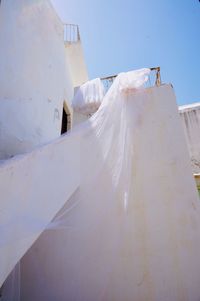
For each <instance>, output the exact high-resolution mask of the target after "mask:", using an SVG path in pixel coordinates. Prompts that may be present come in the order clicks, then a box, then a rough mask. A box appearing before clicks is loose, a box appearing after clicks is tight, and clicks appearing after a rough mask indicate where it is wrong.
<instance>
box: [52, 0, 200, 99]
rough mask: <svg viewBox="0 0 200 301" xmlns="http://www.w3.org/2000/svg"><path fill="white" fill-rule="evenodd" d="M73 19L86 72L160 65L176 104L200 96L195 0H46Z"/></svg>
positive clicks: (198, 5)
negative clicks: (77, 25)
mask: <svg viewBox="0 0 200 301" xmlns="http://www.w3.org/2000/svg"><path fill="white" fill-rule="evenodd" d="M52 2H53V4H54V6H55V8H56V10H57V12H58V14H59V15H60V17H61V19H62V20H63V21H64V22H66V23H75V24H79V26H80V32H81V39H82V43H83V48H84V53H85V59H86V63H87V67H88V72H89V77H90V78H95V77H101V76H107V75H112V74H116V73H119V72H122V71H128V70H133V69H137V68H143V67H154V66H160V67H161V76H162V81H163V82H166V83H169V82H170V83H172V84H173V86H174V88H175V92H176V96H177V102H178V104H186V103H192V102H200V2H199V1H198V0H160V1H159V0H101V1H100V0H52Z"/></svg>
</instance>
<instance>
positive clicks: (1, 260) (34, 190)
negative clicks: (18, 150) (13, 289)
mask: <svg viewBox="0 0 200 301" xmlns="http://www.w3.org/2000/svg"><path fill="white" fill-rule="evenodd" d="M79 151H80V140H79V137H78V136H77V135H76V136H68V135H67V136H63V137H62V138H59V139H58V140H56V141H54V142H53V143H51V144H48V145H46V146H43V147H41V148H38V149H37V150H35V151H33V152H31V153H29V154H26V155H21V156H16V157H15V158H13V159H10V160H7V161H5V162H4V163H1V164H0V191H1V198H0V200H1V201H0V216H1V218H0V287H1V285H2V284H3V282H4V281H5V279H6V277H7V276H8V275H9V273H10V272H11V271H12V269H13V268H14V266H15V265H16V264H17V263H18V261H19V260H20V259H21V258H22V256H23V255H24V254H25V252H26V251H27V250H28V249H29V248H30V246H31V245H32V244H33V242H34V241H35V240H36V239H37V238H38V237H39V235H40V234H41V232H42V231H43V229H44V228H45V227H46V225H47V224H48V223H49V222H50V221H51V220H52V218H53V217H54V216H55V215H56V213H57V212H58V211H59V210H60V209H61V208H62V206H63V205H64V204H65V202H66V200H68V198H69V197H70V196H71V195H72V193H73V192H74V191H75V190H76V189H77V187H78V186H79V183H80V179H79V176H80V175H79V171H80V161H79V157H80V153H79ZM9 301H10V300H9Z"/></svg>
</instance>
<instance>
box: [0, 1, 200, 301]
mask: <svg viewBox="0 0 200 301" xmlns="http://www.w3.org/2000/svg"><path fill="white" fill-rule="evenodd" d="M0 43H1V48H0V160H1V164H0V191H1V200H0V214H1V218H0V231H1V233H0V286H1V285H2V284H3V283H4V281H5V280H6V278H7V276H8V275H9V274H10V272H11V271H12V270H13V268H14V267H15V265H16V264H17V263H18V262H19V261H20V260H21V284H20V286H21V293H22V295H21V300H24V301H27V300H28V301H36V300H37V301H40V300H41V301H44V300H48V301H51V300H54V301H55V300H56V297H57V296H59V301H62V300H69V298H68V295H67V294H68V288H67V286H65V284H66V277H67V275H68V271H66V270H62V267H63V266H65V265H67V264H68V263H67V260H66V252H67V247H66V246H67V235H66V234H65V233H63V232H62V231H57V232H54V233H49V232H47V233H42V232H43V231H42V227H41V228H39V229H38V230H37V231H36V232H35V233H34V234H33V233H32V234H30V229H28V227H26V225H27V220H28V221H30V220H32V219H33V220H34V219H38V220H42V221H43V222H44V224H45V225H47V224H48V223H49V222H50V221H51V220H52V219H53V218H54V217H55V215H56V213H57V212H58V211H59V210H60V209H61V208H62V207H63V206H64V205H65V203H66V200H68V199H69V197H70V196H72V195H73V193H74V192H75V191H76V190H77V189H78V188H79V186H80V158H81V154H80V140H79V139H78V138H77V137H76V139H75V137H74V136H73V135H72V136H68V135H67V136H64V137H60V136H61V134H62V133H64V132H66V131H67V130H68V129H69V128H71V127H72V126H73V124H75V123H79V122H80V121H82V120H84V119H86V117H85V116H81V115H80V114H75V113H73V110H72V106H71V101H72V98H73V96H74V89H75V88H76V87H78V86H80V85H81V84H83V83H85V82H86V81H87V80H88V74H87V68H86V64H85V61H84V55H83V50H82V46H81V39H80V33H79V29H78V26H76V25H72V24H63V23H62V21H61V20H60V19H59V17H58V16H57V14H56V12H55V10H54V8H53V6H52V4H51V3H50V1H49V0H37V1H36V0H9V1H8V0H2V1H1V4H0ZM147 94H148V96H147V97H148V102H147V105H146V106H144V110H143V111H142V114H141V115H140V116H139V118H138V119H137V122H136V125H135V126H136V135H135V136H136V137H135V141H136V143H135V147H136V148H135V153H136V157H135V166H136V167H137V170H136V172H134V175H133V179H132V180H133V181H134V183H135V205H134V206H135V207H134V210H135V211H134V218H135V220H136V221H137V223H138V224H137V225H138V228H137V229H136V230H138V232H137V231H136V232H137V233H136V238H137V239H136V240H137V241H136V244H135V245H136V247H135V249H134V252H133V253H134V256H135V257H137V256H138V258H139V261H138V262H139V263H140V265H138V264H137V260H136V261H135V263H134V264H135V265H134V272H133V271H130V270H131V269H130V265H129V264H128V261H127V258H129V257H130V252H129V251H127V250H128V247H127V248H126V246H128V242H129V238H127V237H125V238H124V240H123V242H124V245H125V246H124V249H123V248H122V251H123V252H122V253H123V254H122V256H121V257H120V260H121V263H120V264H121V267H122V269H123V267H124V266H126V268H127V270H128V272H127V274H126V273H125V276H127V275H129V274H130V275H132V276H133V278H134V277H135V278H134V282H133V283H131V281H130V278H128V277H127V279H126V277H122V278H124V279H120V277H121V274H120V271H119V270H116V271H115V273H113V275H112V277H113V278H112V279H114V280H115V281H116V282H117V283H118V281H119V279H120V281H119V285H116V283H115V281H114V280H113V281H114V286H115V288H116V290H115V291H113V292H112V290H110V291H107V292H106V294H107V295H106V296H109V297H107V299H106V297H105V298H104V299H103V300H106V301H110V300H115V301H122V300H123V301H127V300H133V296H134V298H135V299H134V300H147V299H148V297H149V300H159V301H160V300H166V301H169V300H172V299H170V298H171V296H173V297H174V296H175V299H173V300H177V301H178V300H181V301H182V300H192V301H193V300H198V299H197V298H196V297H198V298H200V295H199V294H200V292H199V284H198V282H199V278H198V277H199V276H200V275H199V271H200V266H199V264H198V263H197V262H196V259H195V256H198V253H199V249H198V246H199V245H198V239H197V238H198V235H199V232H198V230H199V229H198V227H197V225H198V213H199V211H197V210H196V207H197V209H198V208H199V207H198V202H197V199H198V198H197V193H196V190H195V184H194V181H193V177H192V171H191V168H190V162H189V155H188V152H187V149H186V142H185V138H184V135H183V130H182V128H181V123H180V119H179V117H178V110H177V106H176V103H175V96H174V92H173V89H172V87H171V85H161V86H159V87H157V86H155V87H151V88H148V89H147ZM135 101H136V105H138V107H140V103H139V100H137V99H135ZM188 110H189V111H188ZM188 110H186V111H185V108H184V109H183V108H180V115H181V118H182V121H183V125H185V133H186V137H188V138H187V142H188V145H189V150H190V155H191V157H192V162H196V158H197V160H199V158H200V157H199V146H200V143H199V135H198V129H199V113H198V112H199V111H198V110H199V108H195V112H197V113H194V112H193V111H194V108H192V109H191V111H190V109H188ZM191 114H192V117H191V116H190V115H191ZM197 115H198V121H197V117H196V116H197ZM188 120H190V121H189V122H188ZM169 121H170V122H169ZM138 129H139V130H138ZM152 132H153V133H154V135H151V133H152ZM172 133H173V135H172ZM147 154H148V156H147ZM18 155H19V156H18ZM195 164H196V163H195ZM195 171H196V170H195ZM158 178H159V182H158V180H157V179H158ZM141 200H143V201H142V203H140V201H141ZM150 203H153V204H156V206H157V208H159V209H158V210H159V211H158V212H159V213H160V214H158V213H157V212H156V211H154V210H152V208H153V207H151V206H150V205H148V204H150ZM175 204H177V207H176V206H175ZM182 204H184V206H185V207H184V208H186V209H187V212H185V211H184V210H182V208H183V207H182V206H183V205H182ZM196 204H197V205H196ZM168 205H169V206H172V208H175V209H176V210H175V211H173V210H171V211H170V210H168ZM173 206H174V207H173ZM170 208H171V207H170ZM177 208H178V210H177ZM146 209H147V211H148V212H149V214H150V215H149V216H148V218H149V220H148V222H149V223H150V224H151V226H152V229H154V230H155V231H153V233H150V234H149V235H148V229H147V228H146V223H147V219H146V215H145V214H146ZM195 210H196V211H195ZM177 211H178V212H177ZM187 213H188V214H190V215H189V217H188V215H187ZM23 214H24V215H25V214H26V215H25V218H24V219H22V218H21V217H22V216H24V215H23ZM119 216H121V211H120V209H119ZM163 220H165V221H169V220H170V222H172V224H171V225H172V226H171V228H170V229H168V228H167V231H168V230H169V231H168V232H167V237H166V238H165V237H164V236H163V235H162V233H165V230H166V229H165V226H160V225H161V224H162V221H163ZM177 220H178V222H177ZM191 229H192V230H191ZM162 231H163V232H162ZM177 233H181V235H180V237H179V235H178V234H177ZM191 233H192V234H191ZM41 234H42V235H41ZM188 234H189V235H190V234H191V239H190V240H188ZM40 235H41V236H40ZM1 237H2V239H1ZM150 237H151V239H150ZM158 237H159V238H160V239H158ZM22 238H23V239H22ZM99 240H101V237H99ZM152 241H153V242H155V244H153V243H152ZM166 241H167V242H166ZM91 243H92V241H91ZM61 246H62V250H61ZM147 246H149V248H147ZM166 246H167V247H166ZM122 247H123V246H122ZM168 251H169V252H172V254H173V256H172V257H171V258H168ZM154 252H155V253H156V256H153V255H152V254H154ZM58 253H59V257H58V256H57V254H58ZM170 254H171V253H170ZM35 255H37V256H38V257H37V258H39V259H40V266H39V267H40V269H42V270H43V272H44V274H45V275H46V277H45V281H44V283H43V284H44V285H43V286H42V287H41V283H39V279H37V272H38V271H37V267H36V264H35V262H34V258H35ZM162 255H163V256H165V257H166V258H167V259H168V261H167V260H166V261H165V260H164V261H162ZM178 255H180V258H179V257H178ZM131 256H132V255H131ZM131 259H132V257H131ZM34 268H35V270H34ZM60 271H62V273H60V274H59V272H60ZM118 275H119V277H118ZM191 275H192V277H191ZM88 278H89V277H88ZM88 278H87V277H86V279H88ZM116 279H117V280H116ZM154 281H155V283H154ZM110 282H111V288H112V281H110ZM184 283H186V285H185V286H184V285H183V284H184ZM88 284H91V282H88ZM155 284H156V285H155ZM7 285H8V284H5V283H4V286H3V288H2V292H1V293H2V300H5V299H4V297H5V296H4V294H5V292H6V293H7ZM120 285H121V286H120ZM94 287H95V285H94ZM127 287H128V290H125V288H127ZM133 287H134V288H135V289H134V293H133V292H132V288H133ZM170 288H172V292H171V291H170ZM91 291H92V289H91ZM124 291H125V293H124V296H122V297H121V299H118V298H120V297H119V296H120V294H121V292H124ZM73 293H74V291H73ZM75 293H76V292H75ZM110 296H111V297H112V298H111V297H110ZM113 296H114V297H113ZM163 296H164V297H163ZM191 296H192V297H191ZM14 297H16V296H14ZM162 297H163V298H162ZM190 297H191V298H190ZM67 298H68V299H67ZM139 298H140V299H139ZM195 298H196V299H195ZM0 300H1V298H0ZM13 300H15V299H14V298H13ZM73 300H75V299H73ZM81 300H86V296H83V298H82V299H81ZM90 300H92V301H93V300H94V298H93V299H87V300H86V301H90ZM6 301H8V299H6ZM69 301H71V300H69ZM95 301H96V300H95Z"/></svg>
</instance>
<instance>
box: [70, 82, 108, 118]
mask: <svg viewBox="0 0 200 301" xmlns="http://www.w3.org/2000/svg"><path fill="white" fill-rule="evenodd" d="M104 95H105V90H104V86H103V84H102V82H101V80H100V78H96V79H93V80H91V81H88V82H86V83H85V84H83V85H82V86H81V87H79V88H78V90H77V92H76V94H75V96H74V99H73V100H72V107H73V109H74V111H75V112H77V113H81V114H83V115H89V114H92V113H94V112H96V111H97V110H98V108H99V106H100V105H101V103H102V100H103V98H104Z"/></svg>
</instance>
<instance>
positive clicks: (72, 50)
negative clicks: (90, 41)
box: [65, 40, 88, 87]
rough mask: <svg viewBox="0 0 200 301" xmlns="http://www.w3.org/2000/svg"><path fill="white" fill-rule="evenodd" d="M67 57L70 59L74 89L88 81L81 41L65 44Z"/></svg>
mask: <svg viewBox="0 0 200 301" xmlns="http://www.w3.org/2000/svg"><path fill="white" fill-rule="evenodd" d="M65 51H66V56H67V58H69V60H68V63H69V70H70V74H71V77H72V82H73V85H74V87H79V86H80V85H82V84H83V83H85V82H87V80H88V72H87V68H86V63H85V59H84V54H83V49H82V44H81V41H80V40H79V41H77V42H74V43H65Z"/></svg>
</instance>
